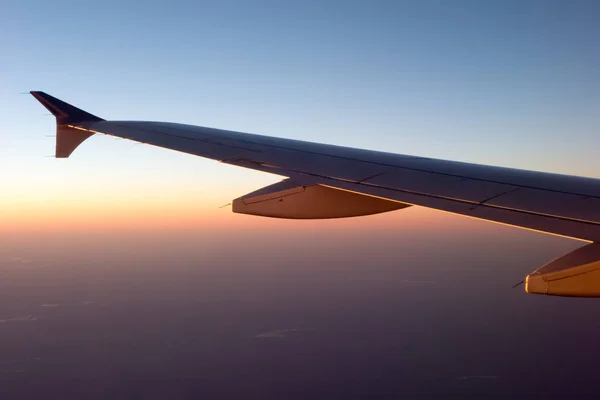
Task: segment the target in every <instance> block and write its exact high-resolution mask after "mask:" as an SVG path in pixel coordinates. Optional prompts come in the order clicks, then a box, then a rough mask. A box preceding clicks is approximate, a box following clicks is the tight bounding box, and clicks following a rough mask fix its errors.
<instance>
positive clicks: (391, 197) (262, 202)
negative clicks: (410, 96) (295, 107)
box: [31, 92, 600, 296]
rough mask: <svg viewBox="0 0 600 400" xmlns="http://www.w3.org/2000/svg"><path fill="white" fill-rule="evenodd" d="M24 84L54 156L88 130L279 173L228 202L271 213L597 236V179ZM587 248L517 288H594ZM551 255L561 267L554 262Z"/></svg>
mask: <svg viewBox="0 0 600 400" xmlns="http://www.w3.org/2000/svg"><path fill="white" fill-rule="evenodd" d="M31 93H32V95H33V96H34V97H35V98H36V99H37V100H39V101H40V102H41V103H42V104H43V105H44V106H45V107H46V108H48V109H49V110H50V111H51V112H52V113H53V114H54V115H55V116H56V118H57V146H56V156H57V157H63V158H64V157H68V156H69V155H70V154H71V153H72V152H73V151H74V150H75V148H76V147H77V146H78V145H79V144H80V143H81V142H83V141H84V140H85V139H87V138H88V137H89V136H91V135H93V134H95V133H103V134H108V135H113V136H117V137H120V138H124V139H130V140H134V141H136V142H141V143H147V144H151V145H154V146H159V147H164V148H167V149H172V150H176V151H181V152H184V153H189V154H194V155H197V156H200V157H206V158H211V159H214V160H217V161H220V162H223V163H227V164H231V165H237V166H240V167H244V168H251V169H255V170H259V171H264V172H269V173H272V174H277V175H281V176H282V177H286V178H287V179H285V180H284V181H282V182H280V183H278V184H275V185H271V186H268V187H267V188H263V189H260V190H258V191H257V192H253V193H250V194H248V195H245V196H241V197H240V198H239V199H236V200H234V202H233V210H234V212H241V213H247V214H253V215H261V216H268V217H278V218H343V217H352V216H359V215H367V214H374V213H380V212H387V211H392V210H397V209H401V208H405V207H409V206H422V207H428V208H433V209H437V210H443V211H448V212H451V213H455V214H460V215H465V216H469V217H474V218H479V219H484V220H489V221H494V222H499V223H503V224H508V225H513V226H516V227H521V228H526V229H532V230H536V231H541V232H545V233H550V234H555V235H561V236H566V237H569V238H573V239H579V240H582V241H587V242H592V243H595V242H600V180H598V179H592V178H584V177H576V176H569V175H559V174H550V173H543V172H534V171H524V170H517V169H510V168H501V167H491V166H484V165H477V164H468V163H461V162H453V161H445V160H437V159H431V158H425V157H415V156H410V155H401V154H391V153H384V152H378V151H368V150H360V149H354V148H347V147H340V146H332V145H324V144H318V143H310V142H304V141H297V140H290V139H282V138H276V137H269V136H262V135H255V134H249V133H240V132H232V131H225V130H220V129H213V128H206V127H199V126H192V125H183V124H176V123H166V122H147V121H106V120H103V119H101V118H98V117H96V116H94V115H92V114H89V113H87V112H85V111H82V110H80V109H78V108H76V107H73V106H71V105H69V104H67V103H65V102H63V101H61V100H58V99H56V98H54V97H52V96H50V95H48V94H46V93H43V92H31ZM586 248H588V250H587V251H585V252H579V253H580V254H584V253H585V260H584V261H585V262H584V261H581V262H580V261H579V260H578V258H577V254H575V257H574V256H573V253H571V255H570V258H569V262H566V263H565V262H562V261H561V260H562V259H563V258H561V259H559V260H557V261H561V262H558V264H557V261H555V262H553V263H550V264H548V265H547V266H544V267H542V268H540V269H538V270H536V271H534V273H532V274H530V275H529V276H528V277H527V279H526V290H527V291H529V292H532V293H543V294H554V295H563V296H600V261H598V260H600V251H597V250H595V249H596V246H595V245H594V244H592V245H588V246H586ZM590 249H592V250H590ZM574 253H575V252H574ZM590 254H593V255H592V256H590ZM565 257H566V256H565ZM590 260H593V261H591V262H590ZM551 264H552V266H551ZM556 265H560V266H561V267H560V268H558V270H557V267H556ZM549 266H550V267H549ZM582 267H583V270H582ZM582 271H584V272H582ZM596 271H598V272H596ZM557 273H560V274H561V275H560V279H559V278H557V277H556V274H557ZM551 274H555V275H552V276H551ZM596 274H598V276H596ZM552 277H554V278H555V279H551V278H552Z"/></svg>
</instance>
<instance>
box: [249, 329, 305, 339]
mask: <svg viewBox="0 0 600 400" xmlns="http://www.w3.org/2000/svg"><path fill="white" fill-rule="evenodd" d="M301 330H303V329H296V328H295V329H280V330H278V331H271V332H263V333H259V334H258V335H256V337H257V338H283V337H285V334H286V333H289V332H298V331H301Z"/></svg>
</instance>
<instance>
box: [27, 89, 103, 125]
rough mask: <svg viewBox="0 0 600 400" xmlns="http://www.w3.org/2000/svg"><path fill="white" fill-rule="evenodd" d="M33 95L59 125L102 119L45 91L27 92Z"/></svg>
mask: <svg viewBox="0 0 600 400" xmlns="http://www.w3.org/2000/svg"><path fill="white" fill-rule="evenodd" d="M29 93H31V95H32V96H33V97H35V98H36V99H37V100H38V101H39V102H40V103H42V105H43V106H44V107H46V108H47V109H48V111H50V112H51V113H52V114H54V116H55V117H56V123H57V124H59V125H67V124H73V123H76V122H83V121H104V120H103V119H102V118H99V117H96V116H95V115H92V114H90V113H88V112H85V111H83V110H80V109H79V108H77V107H74V106H72V105H70V104H68V103H65V102H64V101H62V100H59V99H57V98H56V97H52V96H50V95H49V94H47V93H44V92H39V91H31V92H29Z"/></svg>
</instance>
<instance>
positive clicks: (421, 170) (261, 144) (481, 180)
mask: <svg viewBox="0 0 600 400" xmlns="http://www.w3.org/2000/svg"><path fill="white" fill-rule="evenodd" d="M115 125H117V124H115ZM122 127H123V126H122ZM201 128H203V129H206V130H213V131H218V130H215V129H212V128H204V127H201ZM136 129H140V130H146V129H145V128H144V129H141V128H137V127H136ZM168 129H171V130H178V131H182V132H191V133H194V131H191V130H188V129H185V128H182V127H177V126H169V127H168ZM150 132H153V133H154V131H150ZM223 132H224V133H238V134H240V133H241V132H229V131H223ZM156 133H159V132H156ZM160 134H162V135H166V136H175V137H184V138H186V139H191V140H199V139H194V138H190V137H185V136H179V135H171V134H168V133H162V132H161V133H160ZM202 134H203V135H205V136H211V137H213V138H220V137H219V136H218V135H217V134H214V133H206V132H203V133H202ZM241 134H244V135H248V136H256V137H265V138H268V136H262V135H255V134H249V133H241ZM231 140H235V141H238V142H242V143H248V144H251V145H256V146H264V147H269V148H273V149H282V150H287V151H293V152H298V153H305V154H313V155H319V156H324V157H331V158H337V159H342V160H348V161H355V162H362V163H367V164H375V165H381V166H385V167H391V168H398V169H403V170H408V171H417V172H426V173H430V174H437V175H441V176H450V177H455V178H464V179H470V180H474V181H480V182H490V183H497V184H502V185H511V186H518V187H521V188H526V189H536V190H544V191H548V192H555V193H562V194H570V195H574V196H586V197H592V198H598V199H600V196H595V195H589V194H583V193H575V192H570V191H564V190H557V189H548V188H543V187H537V186H531V185H524V184H520V183H511V182H504V181H499V180H491V179H482V178H477V177H472V176H465V175H460V174H451V173H444V172H436V171H431V170H427V169H422V168H414V167H407V166H402V165H397V164H389V163H382V162H376V161H368V160H361V159H359V158H352V157H344V156H340V155H334V154H325V153H320V152H316V151H311V150H306V149H303V150H298V149H294V148H290V147H286V146H280V145H275V144H272V143H260V142H257V141H252V140H249V139H242V138H235V139H231ZM281 140H293V139H281ZM209 143H210V142H209ZM305 143H307V144H311V143H310V142H305ZM215 144H216V143H215ZM222 145H223V146H230V147H234V146H232V145H229V144H222ZM331 146H333V145H331ZM333 147H339V146H333ZM240 148H241V149H244V150H251V149H247V148H244V147H240ZM341 148H342V149H344V148H343V147H341ZM407 158H408V159H411V160H412V159H419V160H420V159H428V160H431V159H430V158H426V157H418V156H407ZM440 161H444V160H440ZM448 162H451V161H448Z"/></svg>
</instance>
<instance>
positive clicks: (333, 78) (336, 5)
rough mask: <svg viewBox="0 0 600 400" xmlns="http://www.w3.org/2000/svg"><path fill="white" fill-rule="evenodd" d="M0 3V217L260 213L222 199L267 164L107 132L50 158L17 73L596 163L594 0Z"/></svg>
mask: <svg viewBox="0 0 600 400" xmlns="http://www.w3.org/2000/svg"><path fill="white" fill-rule="evenodd" d="M2 14H3V15H4V19H3V23H2V24H1V26H0V46H1V47H2V50H3V51H2V55H1V57H2V58H1V60H0V61H1V62H0V76H2V77H4V79H3V80H2V81H3V82H2V83H3V84H2V91H1V92H0V108H1V109H2V110H4V112H3V118H1V120H0V131H1V134H0V168H1V170H2V171H3V172H2V174H0V184H2V187H3V189H2V190H1V191H0V210H1V211H0V217H1V218H2V219H3V221H4V225H3V227H4V228H7V227H8V228H10V229H14V228H16V227H24V226H31V227H38V228H39V227H43V226H46V225H49V226H53V227H56V226H58V225H57V223H58V222H60V223H64V224H71V225H73V224H75V225H76V224H82V225H85V226H91V225H94V226H101V225H103V224H107V223H108V224H109V225H110V224H111V223H112V224H117V225H123V226H128V225H131V224H143V223H144V222H145V223H148V224H150V225H153V226H162V225H161V224H163V225H164V224H167V225H168V224H171V225H173V224H175V225H177V224H179V223H181V224H186V223H188V225H189V220H190V217H189V216H190V215H193V216H194V217H193V218H196V219H195V220H194V221H197V220H198V218H199V219H200V220H202V221H204V222H206V221H212V222H214V224H217V225H218V224H236V223H237V224H241V225H244V224H247V223H251V224H253V225H256V223H257V222H247V221H258V219H254V218H249V219H248V218H245V217H239V218H238V216H235V218H232V217H231V216H230V215H229V212H228V210H227V209H218V208H217V207H219V206H221V205H223V204H226V203H228V202H229V201H230V200H231V199H233V198H235V197H238V196H240V195H242V194H244V193H246V192H250V191H252V190H255V189H257V188H259V187H261V186H264V185H266V184H269V183H271V182H274V181H276V180H278V178H277V177H273V176H269V175H266V174H262V173H259V172H253V171H248V170H243V169H238V168H235V167H231V166H225V165H220V164H218V163H215V162H213V161H208V160H203V159H200V158H198V157H193V156H189V155H184V154H180V153H176V152H172V151H168V150H164V149H158V148H153V147H150V146H145V145H135V144H133V143H131V142H128V141H121V140H115V139H114V138H110V137H103V136H97V137H93V138H91V139H89V140H88V141H87V142H86V143H85V144H84V145H82V146H81V147H80V148H79V149H77V151H76V152H75V153H74V154H73V156H72V157H71V158H70V159H68V160H55V159H53V158H51V157H45V156H49V155H51V154H53V151H54V142H53V141H54V138H51V137H46V136H45V135H53V134H54V118H53V117H51V116H48V115H45V114H47V111H46V110H45V109H44V108H43V107H42V106H41V105H39V104H38V103H37V102H36V101H35V100H34V99H33V98H32V97H31V96H28V95H21V94H19V93H20V92H27V91H29V90H43V91H46V92H48V93H50V94H52V95H54V96H56V97H58V98H61V99H63V100H65V101H67V102H70V103H72V104H74V105H76V106H79V107H81V108H83V109H85V110H87V111H89V112H91V113H93V114H96V115H99V116H101V117H103V118H106V119H141V120H159V121H174V122H183V123H190V124H198V125H204V126H210V127H217V128H224V129H232V130H240V131H246V132H253V133H261V134H267V135H273V136H278V137H289V138H296V139H303V140H309V141H318V142H326V143H333V144H339V145H348V146H353V147H361V148H368V149H377V150H385V151H391V152H398V153H405V154H415V155H422V156H429V157H438V158H444V159H452V160H461V161H470V162H477V163H484V164H492V165H502V166H511V167H517V168H525V169H534V170H543V171H551V172H561V173H567V174H576V175H585V176H593V177H600V167H599V166H598V161H597V154H598V152H599V150H600V145H599V144H598V140H597V137H598V126H600V112H598V110H599V107H600V72H599V71H600V53H599V52H598V51H597V48H598V46H597V39H598V37H600V26H599V25H598V23H597V22H598V18H599V17H600V5H599V3H598V2H596V1H576V2H564V1H561V2H558V1H486V2H482V1H375V2H367V1H328V2H322V1H298V2H281V1H218V2H202V1H174V2H166V1H165V2H146V3H144V5H143V6H141V5H139V2H137V1H136V2H133V1H122V0H119V1H113V0H107V1H102V2H81V1H63V0H59V1H51V2H49V1H28V0H23V1H18V2H17V1H12V2H11V1H9V2H4V3H3V5H2ZM406 212H411V213H414V212H417V211H413V210H411V211H406ZM429 213H433V212H430V211H428V212H426V213H423V215H424V218H425V220H427V221H434V220H436V219H437V216H438V213H435V216H432V215H433V214H429ZM240 218H242V219H240ZM365 220H367V219H365ZM6 221H8V222H6ZM161 221H162V222H161ZM173 221H176V222H173ZM186 221H187V222H186ZM240 221H241V222H240ZM395 221H397V219H396V220H395ZM365 223H366V222H365ZM394 223H395V222H394Z"/></svg>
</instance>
